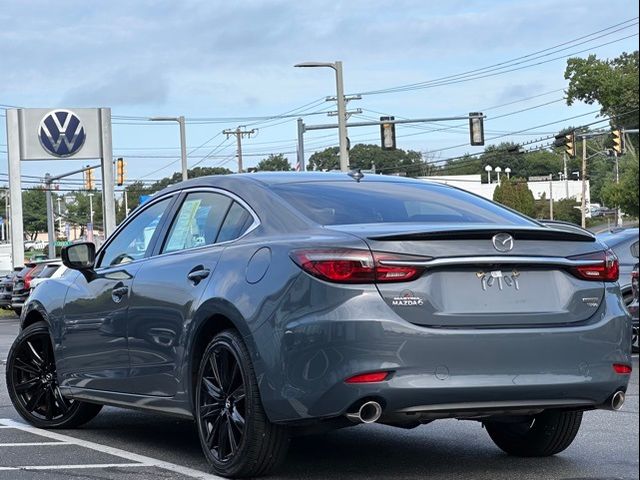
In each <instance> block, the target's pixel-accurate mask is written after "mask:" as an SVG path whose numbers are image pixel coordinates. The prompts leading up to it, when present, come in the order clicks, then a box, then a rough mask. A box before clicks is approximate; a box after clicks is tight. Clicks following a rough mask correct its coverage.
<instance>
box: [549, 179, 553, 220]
mask: <svg viewBox="0 0 640 480" xmlns="http://www.w3.org/2000/svg"><path fill="white" fill-rule="evenodd" d="M549 218H550V219H551V220H553V174H551V173H550V174H549Z"/></svg>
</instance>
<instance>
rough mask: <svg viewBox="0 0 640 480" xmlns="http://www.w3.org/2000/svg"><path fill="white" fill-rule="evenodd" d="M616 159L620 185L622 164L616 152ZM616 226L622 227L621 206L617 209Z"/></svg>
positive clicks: (617, 183)
mask: <svg viewBox="0 0 640 480" xmlns="http://www.w3.org/2000/svg"><path fill="white" fill-rule="evenodd" d="M613 154H614V156H615V158H616V185H619V184H620V162H619V160H618V152H614V153H613ZM616 225H617V226H619V227H620V226H622V209H621V208H620V205H618V208H617V209H616Z"/></svg>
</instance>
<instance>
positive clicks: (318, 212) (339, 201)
mask: <svg viewBox="0 0 640 480" xmlns="http://www.w3.org/2000/svg"><path fill="white" fill-rule="evenodd" d="M272 189H273V190H274V191H275V192H276V193H277V194H278V195H280V196H281V197H282V198H283V199H284V200H286V201H287V202H288V203H290V204H291V205H292V206H293V207H294V208H295V209H296V210H299V211H300V212H302V213H303V214H304V215H305V216H307V217H308V218H310V219H311V220H313V221H314V222H316V223H319V224H321V225H349V224H362V223H386V222H391V223H489V224H502V225H505V224H506V225H518V226H536V225H538V224H537V223H536V222H534V221H533V220H531V219H529V218H528V217H525V216H522V215H519V214H517V213H515V212H512V211H510V210H508V209H506V208H503V207H501V206H500V205H497V204H495V203H493V202H490V201H488V200H485V199H483V198H481V197H477V196H475V195H472V194H470V193H467V192H464V191H462V190H458V189H455V188H451V187H447V186H444V185H438V184H433V183H427V182H425V183H424V184H420V183H404V182H403V183H400V182H398V183H390V182H372V181H369V182H361V183H356V182H353V183H349V182H317V183H312V182H309V183H289V184H280V185H274V186H272Z"/></svg>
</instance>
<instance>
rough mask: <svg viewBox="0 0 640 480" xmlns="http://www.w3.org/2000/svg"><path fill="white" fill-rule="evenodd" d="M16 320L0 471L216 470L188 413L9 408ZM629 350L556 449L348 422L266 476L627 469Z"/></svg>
mask: <svg viewBox="0 0 640 480" xmlns="http://www.w3.org/2000/svg"><path fill="white" fill-rule="evenodd" d="M16 332H17V320H16V319H15V318H11V317H0V374H1V379H0V480H23V479H25V480H26V479H29V480H31V479H33V480H45V479H46V480H50V479H55V480H58V479H69V478H73V479H92V480H95V479H124V480H130V479H131V480H133V479H135V480H146V479H149V480H152V479H180V480H182V479H190V478H201V479H216V478H219V477H216V476H214V475H210V474H208V473H206V472H207V468H206V463H205V461H204V458H203V456H202V454H201V451H200V446H199V444H198V439H197V435H196V431H195V428H194V426H193V424H192V423H191V422H187V421H181V420H175V419H173V418H170V417H164V416H159V415H151V414H147V413H140V412H134V411H128V410H121V409H115V408H106V409H104V410H103V411H102V413H101V414H100V415H98V417H97V418H96V419H94V420H93V421H91V422H89V423H88V424H87V425H85V426H84V427H82V428H80V429H77V430H56V431H42V430H37V429H34V428H32V427H29V426H27V425H26V424H24V422H23V421H22V420H21V419H20V418H19V416H18V415H17V413H16V412H15V410H14V409H13V407H12V406H11V403H10V401H9V398H8V395H7V393H6V388H5V382H4V360H5V358H6V355H7V352H8V349H9V346H10V344H11V342H12V340H13V338H14V336H15V334H16ZM638 420H639V419H638V359H637V357H636V358H635V359H634V373H633V377H632V383H631V386H630V390H629V392H628V395H627V402H626V403H625V405H624V408H623V410H622V411H620V412H606V411H596V412H587V413H586V414H585V417H584V421H583V424H582V429H581V430H580V433H579V434H578V438H577V439H576V441H575V442H574V443H573V445H572V446H571V447H570V448H569V449H568V450H566V451H565V452H563V453H562V454H560V455H557V456H555V457H551V458H545V459H521V458H513V457H508V456H506V455H504V454H503V453H502V452H501V451H500V450H498V448H497V447H495V446H494V445H493V443H492V442H491V441H490V440H489V438H488V436H487V434H486V432H485V431H484V430H483V429H482V427H481V426H480V424H478V423H475V422H460V421H455V420H443V421H438V422H434V423H432V424H430V425H426V426H422V427H419V428H416V429H413V430H402V429H395V428H391V427H385V426H381V425H372V426H358V427H354V428H350V429H345V430H341V431H337V432H332V433H329V434H324V435H317V436H309V437H302V438H297V439H294V440H293V442H292V445H291V448H290V451H289V455H288V457H287V460H286V462H285V464H284V465H283V466H282V467H281V468H280V470H278V471H277V472H276V473H275V474H274V475H273V476H272V477H271V478H274V479H314V480H315V479H318V480H320V479H322V480H324V479H341V478H362V479H364V478H366V479H368V480H369V479H389V478H394V479H416V480H417V479H423V478H429V479H457V478H459V479H492V480H493V479H496V480H500V479H505V480H511V479H525V480H526V479H565V480H583V479H600V480H603V479H607V480H610V479H637V478H638V454H639V451H638V450H639V448H638V438H639V436H638Z"/></svg>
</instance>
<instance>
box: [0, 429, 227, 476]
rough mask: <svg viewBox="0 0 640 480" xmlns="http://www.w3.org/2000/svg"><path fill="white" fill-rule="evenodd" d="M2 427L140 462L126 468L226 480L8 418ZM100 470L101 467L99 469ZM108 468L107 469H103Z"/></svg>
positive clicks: (79, 466)
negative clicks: (143, 467) (144, 468)
mask: <svg viewBox="0 0 640 480" xmlns="http://www.w3.org/2000/svg"><path fill="white" fill-rule="evenodd" d="M0 425H4V426H5V427H8V428H15V429H16V430H22V431H23V432H29V433H34V434H36V435H39V436H41V437H45V438H50V439H52V440H58V441H61V442H66V443H67V444H72V445H78V446H80V447H84V448H88V449H90V450H95V451H97V452H101V453H106V454H108V455H113V456H115V457H120V458H123V459H125V460H130V461H132V462H138V463H133V464H129V463H127V464H124V465H126V466H148V467H157V468H161V469H163V470H169V471H171V472H175V473H179V474H180V475H184V476H185V477H191V478H196V479H199V480H225V479H223V478H222V477H219V476H218V475H214V474H211V473H207V472H202V471H200V470H195V469H193V468H189V467H184V466H182V465H176V464H174V463H169V462H165V461H163V460H158V459H155V458H151V457H147V456H144V455H138V454H137V453H132V452H128V451H126V450H121V449H119V448H115V447H109V446H107V445H101V444H99V443H94V442H89V441H87V440H81V439H79V438H75V437H71V436H69V435H63V434H61V433H56V432H52V431H50V430H42V429H40V428H36V427H32V426H29V425H26V424H24V423H20V422H16V421H15V420H11V419H8V418H0ZM0 428H2V427H0ZM88 467H89V468H96V467H94V466H93V465H90V466H82V465H75V466H74V468H88ZM0 468H10V469H12V470H13V469H21V468H23V469H25V468H30V467H0ZM34 468H37V469H40V470H42V469H44V470H46V468H44V467H34ZM50 468H70V467H68V466H66V465H65V466H58V467H50ZM97 468H100V467H97ZM102 468H106V467H102Z"/></svg>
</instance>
